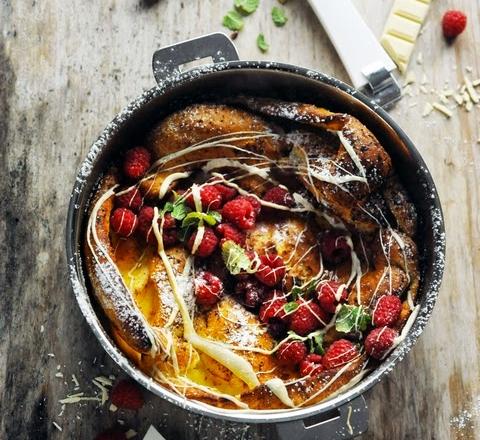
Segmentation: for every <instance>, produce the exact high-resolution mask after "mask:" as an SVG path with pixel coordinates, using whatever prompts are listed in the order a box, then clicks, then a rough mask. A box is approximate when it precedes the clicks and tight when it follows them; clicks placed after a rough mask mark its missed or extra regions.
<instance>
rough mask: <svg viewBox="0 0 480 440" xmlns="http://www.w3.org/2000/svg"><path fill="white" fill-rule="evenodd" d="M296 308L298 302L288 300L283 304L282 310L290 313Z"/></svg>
mask: <svg viewBox="0 0 480 440" xmlns="http://www.w3.org/2000/svg"><path fill="white" fill-rule="evenodd" d="M297 309H298V303H297V302H295V301H291V302H288V303H287V304H285V305H284V306H283V310H285V313H287V314H289V313H292V312H294V311H295V310H297Z"/></svg>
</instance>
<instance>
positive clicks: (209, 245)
mask: <svg viewBox="0 0 480 440" xmlns="http://www.w3.org/2000/svg"><path fill="white" fill-rule="evenodd" d="M197 233H198V230H197V231H195V233H193V234H192V235H191V236H190V238H189V239H188V243H187V246H188V249H190V251H192V249H193V245H194V243H195V238H196V237H197ZM217 245H218V238H217V236H216V235H215V233H214V232H213V229H211V228H205V231H204V233H203V237H202V241H201V242H200V245H199V246H198V248H197V249H196V251H195V252H192V253H193V254H195V255H198V256H199V257H208V256H209V255H211V254H213V252H214V251H215V249H216V248H217Z"/></svg>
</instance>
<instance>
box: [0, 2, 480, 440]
mask: <svg viewBox="0 0 480 440" xmlns="http://www.w3.org/2000/svg"><path fill="white" fill-rule="evenodd" d="M231 4H232V0H210V1H205V0H184V1H183V2H181V1H178V0H159V1H156V0H104V1H97V2H94V1H85V0H72V1H69V2H64V1H60V0H50V1H36V0H31V1H26V0H15V1H13V0H0V29H1V34H0V148H1V150H0V154H1V161H0V166H1V174H0V182H1V190H2V197H1V199H0V207H1V209H0V212H1V216H0V222H1V227H0V246H1V250H0V255H1V261H2V265H1V272H0V274H1V278H0V285H1V292H0V414H1V417H0V419H1V421H0V438H1V439H23V438H25V439H27V438H28V439H44V438H52V439H72V438H78V439H91V438H93V437H94V436H95V433H97V432H99V431H100V430H102V429H104V428H105V427H109V426H112V425H113V424H115V422H116V421H117V420H118V419H120V420H124V421H125V426H128V427H131V428H134V429H135V430H137V431H138V432H139V436H138V437H137V438H142V437H143V434H144V433H145V431H146V429H147V428H148V426H149V425H150V424H152V423H153V424H155V426H157V428H158V429H159V430H160V431H161V432H162V433H163V434H164V435H165V436H166V438H167V439H172V438H176V439H180V438H185V439H213V438H219V439H223V438H225V439H226V438H228V439H232V438H235V439H236V438H241V437H242V436H243V438H255V439H260V438H274V436H273V434H272V431H271V430H269V429H267V428H265V427H261V428H250V429H249V430H245V431H244V432H243V431H239V430H238V429H233V428H231V427H230V426H229V425H225V424H221V423H217V422H215V423H214V422H211V421H208V420H206V419H200V418H196V417H193V416H192V415H186V414H185V413H184V412H183V411H181V410H179V409H177V408H175V407H173V406H171V405H169V404H166V403H165V402H162V401H161V400H160V399H159V398H157V397H155V396H148V397H147V401H148V404H147V405H146V407H145V408H144V409H143V410H142V411H140V412H139V414H137V415H135V414H129V413H122V412H120V411H119V412H117V413H112V412H110V411H109V410H108V405H106V406H104V407H98V406H97V404H96V403H95V402H85V403H83V404H75V405H67V407H66V408H65V410H64V411H63V414H61V415H60V412H61V405H60V404H59V403H58V400H59V399H61V398H63V397H64V396H66V395H67V394H69V393H71V392H73V386H74V384H73V382H72V380H71V375H72V374H75V375H76V377H77V378H78V380H79V382H80V386H81V391H84V392H85V395H92V394H93V393H94V391H95V387H93V386H92V384H91V379H92V378H94V377H95V376H97V375H99V374H104V375H109V374H115V375H118V374H120V372H119V369H118V368H116V366H115V365H113V363H112V361H111V360H110V359H109V358H108V357H107V356H106V355H105V354H104V352H103V350H102V348H101V347H100V345H99V343H98V342H97V341H96V339H95V337H94V336H93V335H92V332H91V331H90V328H89V327H88V326H87V324H86V322H85V320H84V319H83V317H82V315H81V314H80V312H79V309H78V307H77V304H76V302H75V299H74V297H73V294H72V292H71V289H70V287H69V284H68V280H67V270H66V261H65V252H64V234H65V231H64V228H65V227H64V225H65V218H66V210H67V205H68V202H69V192H70V189H71V186H72V185H73V180H74V176H75V173H76V171H77V168H78V166H79V164H80V161H81V160H82V158H83V157H84V155H85V153H86V151H87V149H88V148H89V145H90V144H91V142H92V141H93V140H94V139H95V137H96V136H97V135H98V133H99V132H100V130H101V129H102V128H103V127H104V126H105V124H106V122H107V121H108V120H109V119H110V118H111V117H112V116H113V115H114V114H115V113H116V112H118V111H119V110H120V109H121V108H122V107H123V106H124V105H125V104H126V103H127V102H128V101H129V100H131V99H132V98H133V97H135V96H136V95H138V94H139V93H140V92H141V91H142V90H143V89H147V88H150V87H151V86H152V85H153V78H152V75H151V71H150V60H151V55H152V52H153V51H154V50H155V49H156V48H158V47H160V46H162V45H166V44H170V43H173V42H176V41H179V40H182V39H186V38H190V37H193V36H198V35H201V34H204V33H207V32H211V31H214V30H221V29H222V27H221V25H220V21H221V18H222V15H223V13H224V12H225V11H227V10H228V9H229V8H230V6H231ZM274 4H275V0H262V2H261V8H260V10H259V11H257V12H256V13H255V14H254V15H253V16H252V17H250V18H248V20H247V23H246V28H245V30H244V31H243V32H242V33H241V34H240V35H239V37H238V38H237V40H236V44H237V46H238V48H239V51H240V54H241V57H242V58H244V59H247V58H251V59H258V58H270V59H274V60H280V61H287V62H290V63H294V64H299V65H305V66H309V67H312V68H316V69H319V70H322V71H324V72H327V73H329V74H332V75H335V76H337V77H339V78H341V79H344V80H348V79H347V77H346V74H345V71H344V69H343V67H342V66H341V64H340V62H339V60H338V58H337V56H336V54H335V52H334V50H333V48H332V45H331V44H330V43H329V41H328V39H327V37H326V35H325V33H324V32H323V30H322V29H321V27H320V25H319V24H318V23H317V21H316V20H315V18H314V17H313V14H312V12H311V11H310V9H309V7H308V5H307V4H306V2H304V1H301V0H291V1H290V2H289V3H288V4H287V5H286V9H287V13H288V16H289V21H288V24H287V25H286V26H285V27H284V28H282V29H278V28H275V27H274V26H273V25H272V23H271V20H270V17H269V11H270V8H271V6H273V5H274ZM356 4H357V6H358V7H359V9H360V10H361V12H362V14H363V16H364V17H365V19H366V21H367V22H368V23H369V25H370V26H371V27H372V29H373V30H374V31H375V33H376V34H377V35H379V34H380V32H381V29H382V26H383V23H384V20H385V18H386V16H387V13H388V11H389V8H390V6H391V5H392V0H376V1H367V0H357V1H356ZM453 6H455V7H458V8H461V9H464V10H465V11H466V12H467V13H468V15H469V19H470V23H469V27H468V30H467V32H466V33H465V34H464V35H463V36H462V37H461V38H459V40H458V41H457V42H456V43H455V44H454V45H453V46H447V45H446V44H445V43H444V41H443V40H442V38H441V36H440V30H439V20H440V16H441V13H442V11H443V10H445V9H447V8H448V7H453ZM479 18H480V7H479V3H478V1H472V0H455V1H453V0H436V1H435V2H434V6H433V8H432V10H431V12H430V14H429V17H428V20H427V26H426V29H425V32H424V33H423V35H422V36H421V38H420V40H419V42H418V45H417V53H418V52H419V51H421V52H422V53H423V57H424V62H423V64H421V65H420V64H417V63H415V62H413V63H412V67H411V68H412V70H413V71H415V72H416V74H417V78H420V77H421V76H422V74H423V72H425V74H426V76H427V78H428V80H429V84H428V85H427V88H428V89H430V88H431V87H432V86H434V87H436V88H442V87H443V86H444V84H446V82H449V84H450V86H454V85H456V84H457V83H458V82H459V81H461V80H462V75H463V72H464V69H465V68H467V67H469V66H471V68H472V69H473V72H472V73H471V74H470V75H471V77H474V78H476V77H478V76H480V65H479V64H480V52H479V47H480V46H479V45H478V42H479V41H480V26H479V24H478V23H479ZM259 31H262V32H264V33H265V36H266V38H267V40H268V41H269V42H270V44H271V49H270V52H269V53H268V54H267V55H261V54H259V52H258V50H257V48H256V46H255V38H256V35H257V33H258V32H259ZM414 89H415V90H416V89H418V83H417V85H415V86H414ZM431 99H432V98H431V97H429V96H427V95H422V94H419V95H418V96H414V97H407V98H405V99H404V100H403V101H402V102H400V103H399V104H398V106H397V107H396V108H395V109H394V110H393V111H392V114H393V116H394V117H395V118H396V119H397V120H398V122H399V123H400V125H401V126H403V127H404V128H405V130H406V131H407V132H408V133H409V134H410V136H411V137H412V139H413V140H414V142H415V143H416V144H417V145H418V147H419V149H420V151H421V152H422V154H423V156H424V158H425V159H426V162H427V163H428V165H429V167H430V170H431V172H432V174H433V176H434V178H435V180H436V182H437V184H438V187H439V192H440V195H441V199H442V202H443V207H444V211H445V217H446V224H447V233H448V234H447V235H448V255H447V259H448V264H447V268H446V273H445V279H444V283H443V287H442V290H441V295H440V299H439V302H438V305H437V307H436V309H435V312H434V314H433V317H432V319H431V322H430V323H429V325H428V327H427V329H426V331H425V332H424V334H423V335H422V337H421V339H420V341H419V343H418V344H417V345H416V347H415V348H414V350H413V351H412V353H411V354H410V355H409V356H408V358H407V359H406V360H405V361H403V362H402V363H401V364H400V365H399V366H398V367H397V368H396V369H395V371H394V372H393V373H392V374H391V375H390V376H389V377H388V378H387V379H386V380H384V381H383V382H382V383H381V384H380V385H378V386H377V387H375V389H374V390H373V391H371V392H370V393H369V394H368V396H367V398H368V403H369V406H370V429H369V432H368V434H366V435H364V436H363V437H362V439H388V440H392V439H415V440H417V439H422V440H423V439H452V438H461V439H480V435H479V432H480V401H479V400H480V383H479V382H480V365H479V364H480V362H479V360H480V354H479V353H480V324H479V320H480V316H479V315H480V301H479V299H478V298H479V297H478V295H476V293H477V292H476V291H477V290H478V289H479V288H480V278H479V277H480V275H479V273H480V244H479V243H480V220H479V218H480V217H479V216H478V206H479V204H480V143H478V141H477V139H479V138H480V133H479V126H480V124H479V122H480V109H479V108H474V109H473V110H472V111H471V112H470V113H466V112H464V111H463V110H462V111H458V112H457V111H455V112H454V117H453V118H452V119H451V120H446V119H445V117H443V116H442V115H440V114H432V115H430V116H429V117H428V118H426V119H423V118H422V117H421V116H420V113H421V112H422V109H423V105H424V102H425V101H426V100H431ZM415 103H417V105H415ZM59 372H60V373H62V374H63V376H64V377H63V378H60V377H57V376H56V375H58V374H57V373H59ZM53 422H56V423H58V425H59V426H60V427H61V428H62V429H63V431H61V432H60V431H59V430H58V429H57V428H55V427H54V425H53Z"/></svg>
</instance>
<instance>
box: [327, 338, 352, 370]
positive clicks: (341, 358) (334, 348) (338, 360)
mask: <svg viewBox="0 0 480 440" xmlns="http://www.w3.org/2000/svg"><path fill="white" fill-rule="evenodd" d="M357 356H358V350H357V347H356V346H355V345H354V344H353V343H351V342H350V341H347V340H346V339H337V340H336V341H334V342H333V343H332V344H331V345H330V347H328V350H327V352H326V353H325V355H324V356H323V359H322V364H323V366H324V367H325V368H326V369H331V368H338V367H341V366H342V365H345V364H346V363H348V362H350V361H352V360H353V359H355V358H356V357H357Z"/></svg>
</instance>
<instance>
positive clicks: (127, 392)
mask: <svg viewBox="0 0 480 440" xmlns="http://www.w3.org/2000/svg"><path fill="white" fill-rule="evenodd" d="M110 399H111V401H112V403H113V404H114V405H115V406H118V407H119V408H123V409H131V410H134V411H137V410H139V409H140V408H141V407H142V406H143V395H142V392H141V390H140V388H139V387H138V385H137V384H136V383H135V382H133V381H132V380H121V381H120V382H118V383H117V384H116V385H115V386H114V388H113V390H112V392H111V394H110Z"/></svg>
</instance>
